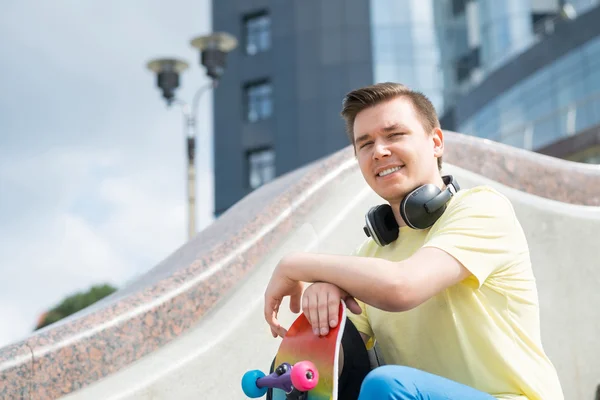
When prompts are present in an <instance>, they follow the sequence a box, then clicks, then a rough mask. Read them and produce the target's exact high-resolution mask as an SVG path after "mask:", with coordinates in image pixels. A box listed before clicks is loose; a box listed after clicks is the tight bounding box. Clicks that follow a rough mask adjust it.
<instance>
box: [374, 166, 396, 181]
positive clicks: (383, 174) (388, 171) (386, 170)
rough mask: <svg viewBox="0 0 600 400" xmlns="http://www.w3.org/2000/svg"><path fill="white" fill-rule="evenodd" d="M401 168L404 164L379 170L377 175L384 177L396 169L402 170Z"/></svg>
mask: <svg viewBox="0 0 600 400" xmlns="http://www.w3.org/2000/svg"><path fill="white" fill-rule="evenodd" d="M400 169H402V166H398V167H393V168H388V169H384V170H383V171H381V172H379V173H378V174H377V176H379V177H381V178H383V177H384V176H388V175H389V174H393V173H394V172H396V171H400Z"/></svg>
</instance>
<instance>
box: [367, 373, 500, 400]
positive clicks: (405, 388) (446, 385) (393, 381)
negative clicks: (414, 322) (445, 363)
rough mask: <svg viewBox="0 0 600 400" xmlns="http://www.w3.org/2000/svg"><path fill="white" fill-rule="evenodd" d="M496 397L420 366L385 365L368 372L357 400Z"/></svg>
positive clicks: (489, 399) (483, 399) (484, 399)
mask: <svg viewBox="0 0 600 400" xmlns="http://www.w3.org/2000/svg"><path fill="white" fill-rule="evenodd" d="M375 399H377V400H467V399H468V400H495V399H494V397H492V396H491V395H489V394H486V393H483V392H480V391H479V390H475V389H473V388H472V387H469V386H465V385H463V384H461V383H457V382H454V381H451V380H449V379H446V378H443V377H441V376H437V375H433V374H430V373H428V372H424V371H420V370H418V369H414V368H409V367H402V366H398V365H385V366H382V367H378V368H375V369H374V370H373V371H371V372H369V374H368V375H367V377H366V378H365V380H364V382H363V384H362V387H361V389H360V395H359V397H358V400H375Z"/></svg>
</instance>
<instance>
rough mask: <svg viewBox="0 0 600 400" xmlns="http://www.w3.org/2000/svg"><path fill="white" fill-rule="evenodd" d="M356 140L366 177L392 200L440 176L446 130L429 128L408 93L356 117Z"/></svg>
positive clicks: (377, 191)
mask: <svg viewBox="0 0 600 400" xmlns="http://www.w3.org/2000/svg"><path fill="white" fill-rule="evenodd" d="M354 141H355V145H354V146H355V150H356V157H357V160H358V164H359V166H360V169H361V172H362V174H363V176H364V177H365V180H366V181H367V183H368V184H369V186H370V187H371V188H372V189H373V190H374V191H375V192H376V193H377V194H378V195H379V196H381V197H382V198H384V199H385V200H387V201H388V202H389V203H391V204H399V203H400V202H401V201H402V199H403V198H404V196H406V195H407V194H408V193H409V192H411V191H412V190H413V189H415V188H416V187H418V186H420V185H423V184H425V183H436V182H437V180H436V177H438V178H439V171H438V167H437V157H440V156H442V153H443V134H442V131H441V130H439V129H436V130H434V132H433V135H432V134H430V132H425V130H424V129H423V125H422V124H421V122H420V121H419V119H418V118H417V113H416V110H415V109H414V107H413V105H412V102H411V100H410V99H408V98H406V97H398V98H395V99H392V100H390V101H387V102H385V103H381V104H378V105H376V106H374V107H370V108H367V109H365V110H363V111H361V112H359V113H358V115H357V116H356V118H355V120H354ZM392 168H393V169H394V170H393V171H390V169H392Z"/></svg>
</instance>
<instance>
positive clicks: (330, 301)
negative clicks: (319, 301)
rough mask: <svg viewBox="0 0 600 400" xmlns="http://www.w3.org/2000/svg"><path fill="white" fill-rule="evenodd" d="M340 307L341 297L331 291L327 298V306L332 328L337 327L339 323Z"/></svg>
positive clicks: (329, 322)
mask: <svg viewBox="0 0 600 400" xmlns="http://www.w3.org/2000/svg"><path fill="white" fill-rule="evenodd" d="M339 307H340V298H339V297H338V296H336V295H334V294H333V293H329V296H328V298H327V308H328V315H329V320H328V321H327V323H328V324H329V326H330V327H331V328H335V327H336V326H337V324H338V310H339Z"/></svg>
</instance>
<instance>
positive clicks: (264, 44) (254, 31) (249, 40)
mask: <svg viewBox="0 0 600 400" xmlns="http://www.w3.org/2000/svg"><path fill="white" fill-rule="evenodd" d="M244 35H245V37H246V54H248V55H251V56H253V55H255V54H257V53H260V52H263V51H267V50H269V48H270V47H271V18H270V17H269V15H268V14H267V13H266V12H260V13H255V14H252V15H248V16H246V17H245V18H244Z"/></svg>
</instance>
